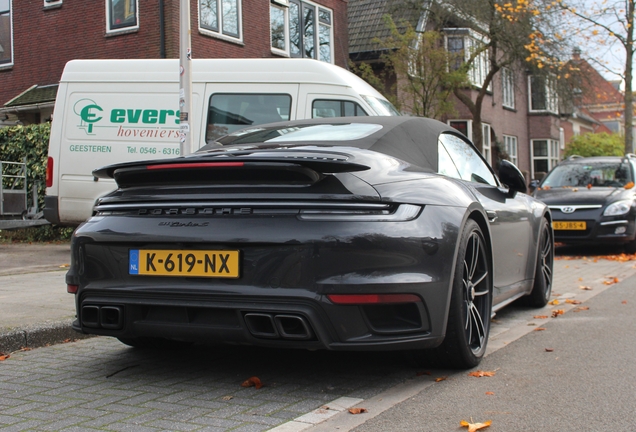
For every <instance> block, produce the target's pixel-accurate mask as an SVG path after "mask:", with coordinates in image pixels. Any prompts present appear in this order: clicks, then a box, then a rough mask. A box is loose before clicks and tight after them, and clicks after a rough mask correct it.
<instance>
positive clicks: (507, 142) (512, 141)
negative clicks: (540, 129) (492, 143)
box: [503, 135, 519, 165]
mask: <svg viewBox="0 0 636 432" xmlns="http://www.w3.org/2000/svg"><path fill="white" fill-rule="evenodd" d="M503 139H504V142H503V144H504V151H505V152H506V153H507V154H508V157H509V158H510V159H509V160H510V162H512V163H513V164H515V165H517V164H518V163H519V159H518V154H519V149H518V144H517V137H516V136H511V135H504V136H503Z"/></svg>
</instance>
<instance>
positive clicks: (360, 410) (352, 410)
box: [349, 408, 367, 414]
mask: <svg viewBox="0 0 636 432" xmlns="http://www.w3.org/2000/svg"><path fill="white" fill-rule="evenodd" d="M349 412H350V413H351V414H362V413H365V412H367V409H366V408H349Z"/></svg>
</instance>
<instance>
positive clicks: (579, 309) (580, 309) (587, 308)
mask: <svg viewBox="0 0 636 432" xmlns="http://www.w3.org/2000/svg"><path fill="white" fill-rule="evenodd" d="M586 310H590V307H589V306H579V307H577V308H574V310H573V311H572V312H581V311H586Z"/></svg>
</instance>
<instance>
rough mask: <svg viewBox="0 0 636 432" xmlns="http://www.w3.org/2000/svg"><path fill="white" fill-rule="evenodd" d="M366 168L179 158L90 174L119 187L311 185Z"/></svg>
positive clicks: (316, 161) (329, 161)
mask: <svg viewBox="0 0 636 432" xmlns="http://www.w3.org/2000/svg"><path fill="white" fill-rule="evenodd" d="M368 169H369V167H368V166H366V165H361V164H358V163H354V162H349V161H347V160H344V159H334V158H327V157H324V158H318V157H315V158H312V157H291V158H290V157H285V156H283V155H281V157H267V158H247V159H246V158H241V157H223V158H218V157H217V158H178V159H169V160H155V161H145V162H129V163H124V164H117V165H110V166H107V167H103V168H100V169H97V170H95V171H93V175H94V176H95V177H99V178H113V179H115V181H116V182H117V184H118V186H119V187H122V188H126V187H132V186H147V185H185V184H235V185H236V184H245V185H247V184H252V185H256V184H313V183H315V182H317V181H319V180H320V179H321V178H323V177H324V176H325V175H326V174H335V173H345V172H357V171H365V170H368Z"/></svg>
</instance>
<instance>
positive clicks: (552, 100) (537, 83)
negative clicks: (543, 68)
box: [528, 76, 559, 114]
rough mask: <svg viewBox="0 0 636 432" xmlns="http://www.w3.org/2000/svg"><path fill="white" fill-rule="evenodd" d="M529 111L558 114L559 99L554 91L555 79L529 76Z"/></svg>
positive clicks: (555, 90)
mask: <svg viewBox="0 0 636 432" xmlns="http://www.w3.org/2000/svg"><path fill="white" fill-rule="evenodd" d="M528 85H529V86H530V111H547V112H551V113H555V114H557V113H558V112H559V98H558V95H557V89H556V79H555V78H554V77H552V76H549V77H541V76H530V77H528Z"/></svg>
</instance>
